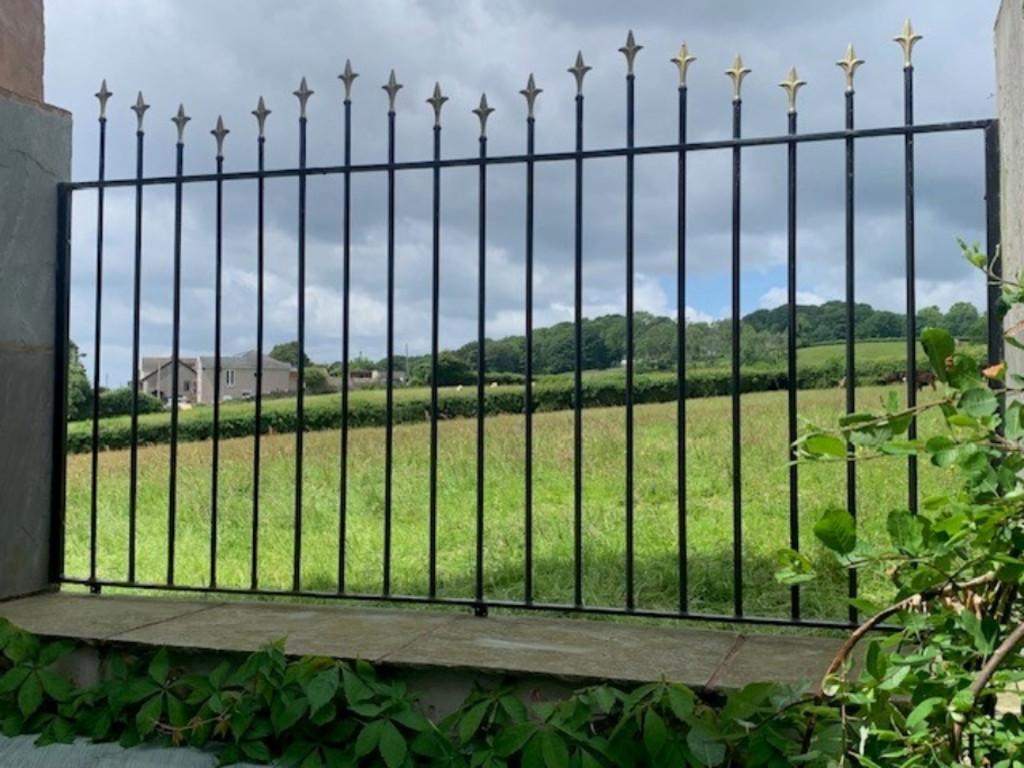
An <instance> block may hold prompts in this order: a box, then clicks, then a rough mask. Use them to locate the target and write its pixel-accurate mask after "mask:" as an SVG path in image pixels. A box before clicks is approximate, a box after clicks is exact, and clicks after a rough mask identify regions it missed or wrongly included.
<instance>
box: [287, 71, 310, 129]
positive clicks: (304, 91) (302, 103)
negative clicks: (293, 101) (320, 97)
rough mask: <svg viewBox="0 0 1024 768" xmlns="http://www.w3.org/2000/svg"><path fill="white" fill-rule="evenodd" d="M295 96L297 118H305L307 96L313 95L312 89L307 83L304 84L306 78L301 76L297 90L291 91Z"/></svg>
mask: <svg viewBox="0 0 1024 768" xmlns="http://www.w3.org/2000/svg"><path fill="white" fill-rule="evenodd" d="M292 93H294V94H295V97H296V98H297V99H298V100H299V119H300V120H305V119H306V102H308V101H309V97H310V96H312V95H313V91H312V90H311V89H310V87H309V86H308V85H306V78H302V82H301V83H299V90H297V91H292Z"/></svg>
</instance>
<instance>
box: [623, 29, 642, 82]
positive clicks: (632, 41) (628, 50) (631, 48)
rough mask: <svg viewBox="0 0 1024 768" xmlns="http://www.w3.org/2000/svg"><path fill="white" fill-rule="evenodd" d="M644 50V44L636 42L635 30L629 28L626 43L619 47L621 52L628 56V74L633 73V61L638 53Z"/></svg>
mask: <svg viewBox="0 0 1024 768" xmlns="http://www.w3.org/2000/svg"><path fill="white" fill-rule="evenodd" d="M641 50H643V46H642V45H637V44H636V38H634V37H633V30H632V29H631V30H629V32H628V33H627V34H626V44H625V45H624V46H622V47H621V48H619V53H621V54H622V55H623V56H625V57H626V74H627V75H632V74H633V62H635V61H636V55H637V54H638V53H639V52H640V51H641Z"/></svg>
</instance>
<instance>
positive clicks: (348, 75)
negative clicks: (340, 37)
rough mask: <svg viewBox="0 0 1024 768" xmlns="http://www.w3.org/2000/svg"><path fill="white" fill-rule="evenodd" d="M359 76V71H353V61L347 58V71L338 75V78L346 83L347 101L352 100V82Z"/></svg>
mask: <svg viewBox="0 0 1024 768" xmlns="http://www.w3.org/2000/svg"><path fill="white" fill-rule="evenodd" d="M357 77H359V73H358V72H353V71H352V61H351V60H349V59H345V71H344V72H342V73H341V74H340V75H338V79H339V80H341V81H342V82H343V83H344V84H345V101H351V100H352V82H353V81H354V80H355V79H356V78H357Z"/></svg>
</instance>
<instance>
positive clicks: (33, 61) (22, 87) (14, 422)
mask: <svg viewBox="0 0 1024 768" xmlns="http://www.w3.org/2000/svg"><path fill="white" fill-rule="evenodd" d="M42 95H43V4H42V0H3V2H0V599H3V598H6V597H11V596H14V595H20V594H26V593H29V592H36V591H39V590H41V589H45V588H46V587H47V585H48V567H49V561H48V553H49V541H50V483H51V476H52V475H51V473H52V468H53V455H52V454H53V451H52V445H51V439H52V438H51V435H52V429H53V402H54V401H53V394H54V393H53V381H54V339H55V329H54V322H55V310H56V295H57V282H56V250H57V184H58V183H59V182H61V181H66V180H68V178H69V176H70V172H71V115H70V114H69V113H67V112H65V111H64V110H61V109H57V108H56V107H52V106H49V105H47V104H44V103H42V101H41V99H42Z"/></svg>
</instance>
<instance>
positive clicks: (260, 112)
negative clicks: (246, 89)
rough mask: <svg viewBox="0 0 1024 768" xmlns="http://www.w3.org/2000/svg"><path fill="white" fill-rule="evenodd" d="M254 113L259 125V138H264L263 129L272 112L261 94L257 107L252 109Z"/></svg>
mask: <svg viewBox="0 0 1024 768" xmlns="http://www.w3.org/2000/svg"><path fill="white" fill-rule="evenodd" d="M252 114H253V115H254V116H255V117H256V124H257V126H258V127H259V138H261V139H262V138H263V129H264V128H265V127H266V124H267V115H269V114H270V110H269V109H267V105H266V103H265V102H264V101H263V97H262V96H260V98H259V101H257V102H256V109H254V110H253V111H252Z"/></svg>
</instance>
